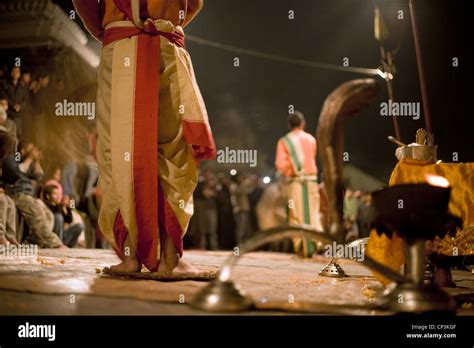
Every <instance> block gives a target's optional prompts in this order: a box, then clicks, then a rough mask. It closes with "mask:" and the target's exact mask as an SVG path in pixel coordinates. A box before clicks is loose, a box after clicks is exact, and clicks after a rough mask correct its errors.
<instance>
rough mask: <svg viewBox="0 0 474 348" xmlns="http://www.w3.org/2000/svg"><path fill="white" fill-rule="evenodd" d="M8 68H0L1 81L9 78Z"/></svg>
mask: <svg viewBox="0 0 474 348" xmlns="http://www.w3.org/2000/svg"><path fill="white" fill-rule="evenodd" d="M7 71H8V69H7V67H6V66H5V65H3V66H0V79H5V78H6V77H7Z"/></svg>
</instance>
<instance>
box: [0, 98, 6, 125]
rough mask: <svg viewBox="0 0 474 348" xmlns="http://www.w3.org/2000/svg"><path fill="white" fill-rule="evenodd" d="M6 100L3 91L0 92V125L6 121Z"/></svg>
mask: <svg viewBox="0 0 474 348" xmlns="http://www.w3.org/2000/svg"><path fill="white" fill-rule="evenodd" d="M7 111H8V99H7V96H6V94H5V93H4V92H3V91H0V125H2V124H4V123H5V122H6V121H7V117H8V114H7Z"/></svg>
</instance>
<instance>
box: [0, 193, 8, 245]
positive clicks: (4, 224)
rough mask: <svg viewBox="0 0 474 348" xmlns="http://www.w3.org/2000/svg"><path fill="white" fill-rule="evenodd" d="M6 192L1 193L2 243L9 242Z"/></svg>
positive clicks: (0, 222) (0, 234)
mask: <svg viewBox="0 0 474 348" xmlns="http://www.w3.org/2000/svg"><path fill="white" fill-rule="evenodd" d="M6 196H7V195H6V194H5V193H0V244H7V237H6V232H7V210H8V202H7V199H6Z"/></svg>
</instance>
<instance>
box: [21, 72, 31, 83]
mask: <svg viewBox="0 0 474 348" xmlns="http://www.w3.org/2000/svg"><path fill="white" fill-rule="evenodd" d="M21 82H22V83H23V84H24V85H25V86H29V85H30V83H31V73H30V72H29V71H28V70H23V73H22V74H21Z"/></svg>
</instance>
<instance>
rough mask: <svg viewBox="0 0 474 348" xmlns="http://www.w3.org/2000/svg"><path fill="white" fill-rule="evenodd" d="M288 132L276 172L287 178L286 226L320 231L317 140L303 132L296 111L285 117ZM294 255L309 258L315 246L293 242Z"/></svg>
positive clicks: (279, 147) (282, 141)
mask: <svg viewBox="0 0 474 348" xmlns="http://www.w3.org/2000/svg"><path fill="white" fill-rule="evenodd" d="M288 126H289V128H290V132H289V133H287V134H286V135H285V136H284V137H282V138H280V139H279V140H278V144H277V150H276V160H275V167H276V169H277V170H278V171H279V172H280V173H281V174H283V175H284V176H285V177H286V178H287V185H286V188H287V196H288V222H289V223H292V224H306V225H310V226H312V227H314V228H316V229H317V230H319V231H322V225H321V219H320V215H319V204H320V202H319V186H318V182H317V174H318V168H317V166H316V139H315V138H314V137H313V136H312V135H311V134H309V133H307V132H305V131H304V128H305V119H304V116H303V114H302V113H300V112H298V111H296V112H295V113H294V114H290V115H289V117H288ZM293 243H294V248H295V252H297V253H300V254H301V255H302V256H303V257H310V256H311V255H312V254H313V253H314V252H315V251H316V246H315V244H314V242H313V241H312V240H304V239H303V240H301V239H294V240H293Z"/></svg>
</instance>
